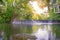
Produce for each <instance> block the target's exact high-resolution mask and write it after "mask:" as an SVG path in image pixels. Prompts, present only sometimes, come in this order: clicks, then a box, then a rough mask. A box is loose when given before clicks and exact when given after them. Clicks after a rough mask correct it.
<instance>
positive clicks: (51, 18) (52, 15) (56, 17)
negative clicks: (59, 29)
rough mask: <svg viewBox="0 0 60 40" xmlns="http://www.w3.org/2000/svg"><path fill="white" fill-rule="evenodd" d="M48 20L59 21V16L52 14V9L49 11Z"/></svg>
mask: <svg viewBox="0 0 60 40" xmlns="http://www.w3.org/2000/svg"><path fill="white" fill-rule="evenodd" d="M50 20H60V14H58V13H54V9H51V10H50Z"/></svg>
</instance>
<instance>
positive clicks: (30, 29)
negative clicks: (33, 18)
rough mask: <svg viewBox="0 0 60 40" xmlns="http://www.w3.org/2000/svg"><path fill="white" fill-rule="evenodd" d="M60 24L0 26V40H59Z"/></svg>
mask: <svg viewBox="0 0 60 40" xmlns="http://www.w3.org/2000/svg"><path fill="white" fill-rule="evenodd" d="M59 38H60V24H43V23H42V24H39V23H38V24H0V40H60V39H59Z"/></svg>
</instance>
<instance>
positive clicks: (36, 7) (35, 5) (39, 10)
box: [29, 1, 48, 14]
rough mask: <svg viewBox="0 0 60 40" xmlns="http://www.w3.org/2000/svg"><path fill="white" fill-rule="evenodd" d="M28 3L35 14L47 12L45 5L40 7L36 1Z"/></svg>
mask: <svg viewBox="0 0 60 40" xmlns="http://www.w3.org/2000/svg"><path fill="white" fill-rule="evenodd" d="M29 3H30V6H31V7H32V8H33V9H34V12H35V13H37V14H41V13H46V12H48V7H47V6H46V7H43V8H41V7H40V6H39V5H38V2H37V1H29ZM40 5H42V4H40Z"/></svg>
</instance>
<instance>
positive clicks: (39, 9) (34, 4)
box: [29, 0, 49, 20]
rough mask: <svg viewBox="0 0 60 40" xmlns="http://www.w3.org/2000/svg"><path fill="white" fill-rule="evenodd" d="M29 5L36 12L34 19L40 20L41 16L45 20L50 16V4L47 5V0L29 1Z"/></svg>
mask: <svg viewBox="0 0 60 40" xmlns="http://www.w3.org/2000/svg"><path fill="white" fill-rule="evenodd" d="M29 6H30V8H31V10H32V12H33V14H34V15H33V16H32V19H36V20H38V19H39V17H40V18H41V19H43V20H44V19H47V18H48V17H49V13H48V6H47V1H46V0H44V1H41V0H34V1H29ZM38 15H39V16H38Z"/></svg>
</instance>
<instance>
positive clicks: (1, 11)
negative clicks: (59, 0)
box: [0, 0, 60, 23]
mask: <svg viewBox="0 0 60 40" xmlns="http://www.w3.org/2000/svg"><path fill="white" fill-rule="evenodd" d="M28 2H29V0H1V1H0V23H8V22H11V21H13V19H15V20H60V14H55V13H54V12H53V11H54V10H53V9H50V10H49V15H50V17H49V18H46V17H44V15H35V16H34V14H33V13H32V12H31V9H30V7H29V5H28ZM46 2H47V4H48V6H49V0H47V1H46ZM42 16H43V17H42ZM37 17H38V19H37Z"/></svg>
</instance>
